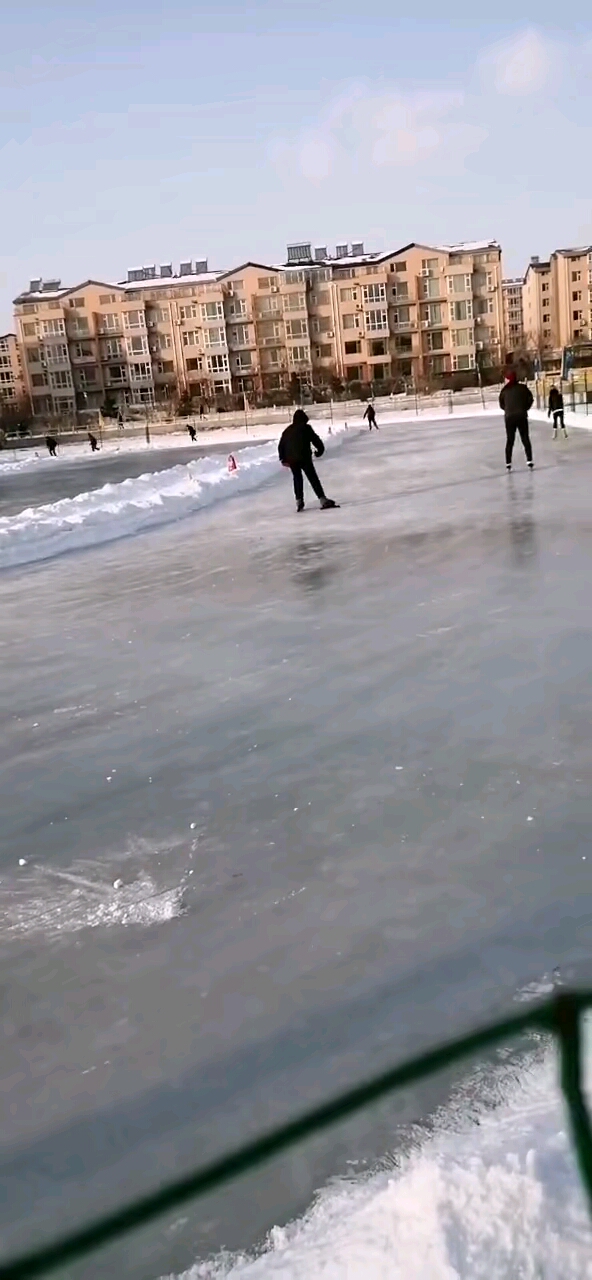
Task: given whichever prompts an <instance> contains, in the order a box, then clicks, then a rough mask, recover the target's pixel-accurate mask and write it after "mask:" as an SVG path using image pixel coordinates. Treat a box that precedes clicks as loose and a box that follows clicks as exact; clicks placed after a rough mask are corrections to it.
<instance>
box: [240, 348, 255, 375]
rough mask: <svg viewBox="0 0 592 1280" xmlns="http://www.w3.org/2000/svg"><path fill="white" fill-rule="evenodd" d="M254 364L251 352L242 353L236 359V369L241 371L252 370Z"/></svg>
mask: <svg viewBox="0 0 592 1280" xmlns="http://www.w3.org/2000/svg"><path fill="white" fill-rule="evenodd" d="M252 364H253V357H252V355H251V352H250V351H241V352H240V354H239V355H238V356H237V357H236V367H237V369H239V370H242V369H250V368H251V367H252Z"/></svg>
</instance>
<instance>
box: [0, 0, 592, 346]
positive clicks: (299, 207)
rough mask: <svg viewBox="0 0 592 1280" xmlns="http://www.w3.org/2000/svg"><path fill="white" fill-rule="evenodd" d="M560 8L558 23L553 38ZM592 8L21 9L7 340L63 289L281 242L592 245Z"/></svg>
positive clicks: (9, 159)
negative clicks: (37, 282) (19, 309)
mask: <svg viewBox="0 0 592 1280" xmlns="http://www.w3.org/2000/svg"><path fill="white" fill-rule="evenodd" d="M564 13H568V17H567V19H566V21H565V25H561V20H562V18H563V17H564ZM591 155H592V16H591V14H590V9H589V5H588V4H586V6H584V3H583V0H574V3H572V4H571V5H570V7H569V10H568V11H564V10H563V8H562V6H561V5H557V4H556V3H555V2H554V3H553V4H551V3H550V0H539V3H536V4H535V3H534V0H523V3H522V4H521V5H520V6H517V5H516V4H515V0H514V2H512V0H497V2H496V4H495V5H494V6H493V5H492V6H480V5H479V6H478V5H475V4H474V2H473V0H471V3H470V4H469V3H458V0H451V2H450V3H448V4H447V5H446V6H445V7H443V6H442V5H439V4H437V3H436V2H435V0H426V2H425V3H422V4H421V5H417V6H414V5H409V6H406V7H405V8H402V7H401V6H397V5H395V4H394V3H393V2H392V0H364V2H363V3H361V2H360V0H340V2H337V0H300V2H299V3H297V2H296V0H275V2H272V0H252V2H251V3H249V2H248V0H246V2H245V3H242V4H239V3H236V0H218V3H215V4H214V3H213V2H212V3H203V2H202V0H193V3H188V2H186V0H167V2H166V3H164V0H142V3H141V4H140V3H138V0H100V2H99V0H52V3H51V4H50V3H48V0H21V3H20V5H17V4H14V3H13V4H11V5H10V6H8V12H6V13H3V15H2V42H1V46H0V229H1V235H0V333H3V332H6V331H7V330H9V329H11V328H12V327H13V324H12V300H13V298H14V297H15V296H16V294H17V293H18V292H20V291H21V290H22V289H23V288H24V287H26V286H27V284H28V282H29V280H30V279H32V278H34V277H35V276H42V277H45V278H53V277H59V278H61V280H62V282H63V283H64V284H67V285H74V284H76V283H78V282H81V281H83V280H85V279H88V278H89V277H93V278H95V279H99V280H105V281H112V280H121V279H124V278H125V275H126V272H127V270H128V268H130V267H138V266H144V265H147V264H151V263H156V264H160V263H161V262H162V263H166V262H173V264H174V266H175V269H176V268H177V267H178V264H179V262H181V261H183V260H186V259H189V258H191V259H196V258H199V259H202V258H207V259H208V261H209V264H210V267H212V268H220V269H224V268H230V267H232V266H235V265H239V264H240V263H241V262H243V261H245V260H246V259H247V258H253V259H254V260H255V261H261V262H271V263H276V262H281V261H283V260H284V259H285V250H286V245H287V244H288V243H289V242H291V241H301V240H304V241H308V240H310V241H312V243H313V244H315V245H327V246H328V247H329V248H330V249H331V248H332V247H334V246H335V245H336V244H338V243H345V242H346V241H348V242H350V243H351V241H353V240H363V241H364V243H365V246H366V248H367V249H379V250H386V249H396V248H398V247H401V246H402V245H404V244H406V243H408V242H409V241H411V240H417V241H420V242H423V243H428V244H430V243H450V242H453V241H459V240H473V239H482V238H490V237H495V238H497V239H498V240H499V241H500V243H501V245H502V249H503V253H504V270H505V272H506V274H507V275H519V274H523V272H524V270H525V268H526V266H527V264H528V261H529V258H530V256H531V255H532V254H539V255H540V256H541V257H542V256H548V254H549V253H550V252H551V251H552V250H553V249H554V248H557V247H565V246H568V245H572V244H584V243H588V242H592V190H591V188H592V182H591V179H590V156H591Z"/></svg>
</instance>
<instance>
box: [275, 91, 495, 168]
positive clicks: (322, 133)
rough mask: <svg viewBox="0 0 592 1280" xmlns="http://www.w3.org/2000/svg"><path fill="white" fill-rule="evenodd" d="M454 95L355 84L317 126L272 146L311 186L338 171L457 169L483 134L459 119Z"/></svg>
mask: <svg viewBox="0 0 592 1280" xmlns="http://www.w3.org/2000/svg"><path fill="white" fill-rule="evenodd" d="M463 106H464V99H463V95H462V94H461V93H458V92H449V91H443V92H438V91H436V92H431V93H403V92H401V91H398V90H396V89H386V90H385V91H383V92H382V93H377V92H376V91H375V90H374V89H371V88H370V87H369V86H367V85H363V84H354V85H351V86H349V87H348V88H347V89H346V90H345V91H344V92H342V93H341V94H339V95H338V96H337V97H336V98H335V99H334V100H333V101H332V102H331V103H330V104H329V105H328V107H327V108H326V109H325V111H324V113H323V115H322V117H321V119H320V120H319V121H318V122H317V124H316V126H315V127H314V128H313V129H311V130H309V131H305V132H304V133H302V134H301V135H300V136H299V137H296V138H295V139H293V140H292V141H290V142H283V143H280V144H279V145H278V144H276V145H275V147H274V153H275V158H276V160H278V161H279V162H280V163H281V165H282V167H286V168H288V169H289V170H290V171H293V169H294V166H296V169H297V171H298V172H299V174H300V176H302V177H304V178H305V179H307V180H308V181H311V182H322V181H324V180H325V179H327V178H330V177H333V176H336V175H338V174H340V173H347V172H350V173H352V172H353V173H356V174H357V175H358V176H360V175H362V174H364V173H367V171H368V169H373V168H385V167H391V168H407V169H408V168H412V167H414V166H419V165H421V164H422V163H423V162H424V161H425V160H426V159H428V158H429V160H430V164H431V167H432V170H433V168H434V166H435V167H436V168H437V167H438V161H439V162H440V167H445V168H446V169H447V171H449V170H450V168H451V167H453V168H455V169H458V167H459V165H460V166H461V167H462V165H463V163H464V160H465V159H466V157H467V155H469V154H470V153H471V152H472V151H475V150H476V149H477V148H478V147H479V146H480V144H481V142H482V141H483V139H484V137H485V136H486V135H485V132H484V131H483V130H482V129H480V128H478V127H477V126H475V125H473V124H470V123H469V122H468V121H465V120H463Z"/></svg>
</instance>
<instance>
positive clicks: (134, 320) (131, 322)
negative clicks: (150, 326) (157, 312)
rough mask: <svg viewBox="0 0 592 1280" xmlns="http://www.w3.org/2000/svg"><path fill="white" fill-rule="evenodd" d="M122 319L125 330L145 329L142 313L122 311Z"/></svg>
mask: <svg viewBox="0 0 592 1280" xmlns="http://www.w3.org/2000/svg"><path fill="white" fill-rule="evenodd" d="M123 317H124V322H125V327H126V329H144V328H145V327H146V321H145V317H144V312H143V311H124V313H123Z"/></svg>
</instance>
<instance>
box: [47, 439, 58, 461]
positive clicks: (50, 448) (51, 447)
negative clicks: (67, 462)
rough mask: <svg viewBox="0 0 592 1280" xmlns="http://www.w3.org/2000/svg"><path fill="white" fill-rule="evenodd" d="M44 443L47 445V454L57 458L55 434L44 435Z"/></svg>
mask: <svg viewBox="0 0 592 1280" xmlns="http://www.w3.org/2000/svg"><path fill="white" fill-rule="evenodd" d="M45 443H46V445H47V452H48V454H49V456H50V458H57V456H58V454H57V448H58V442H57V440H56V438H55V436H46V437H45Z"/></svg>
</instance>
